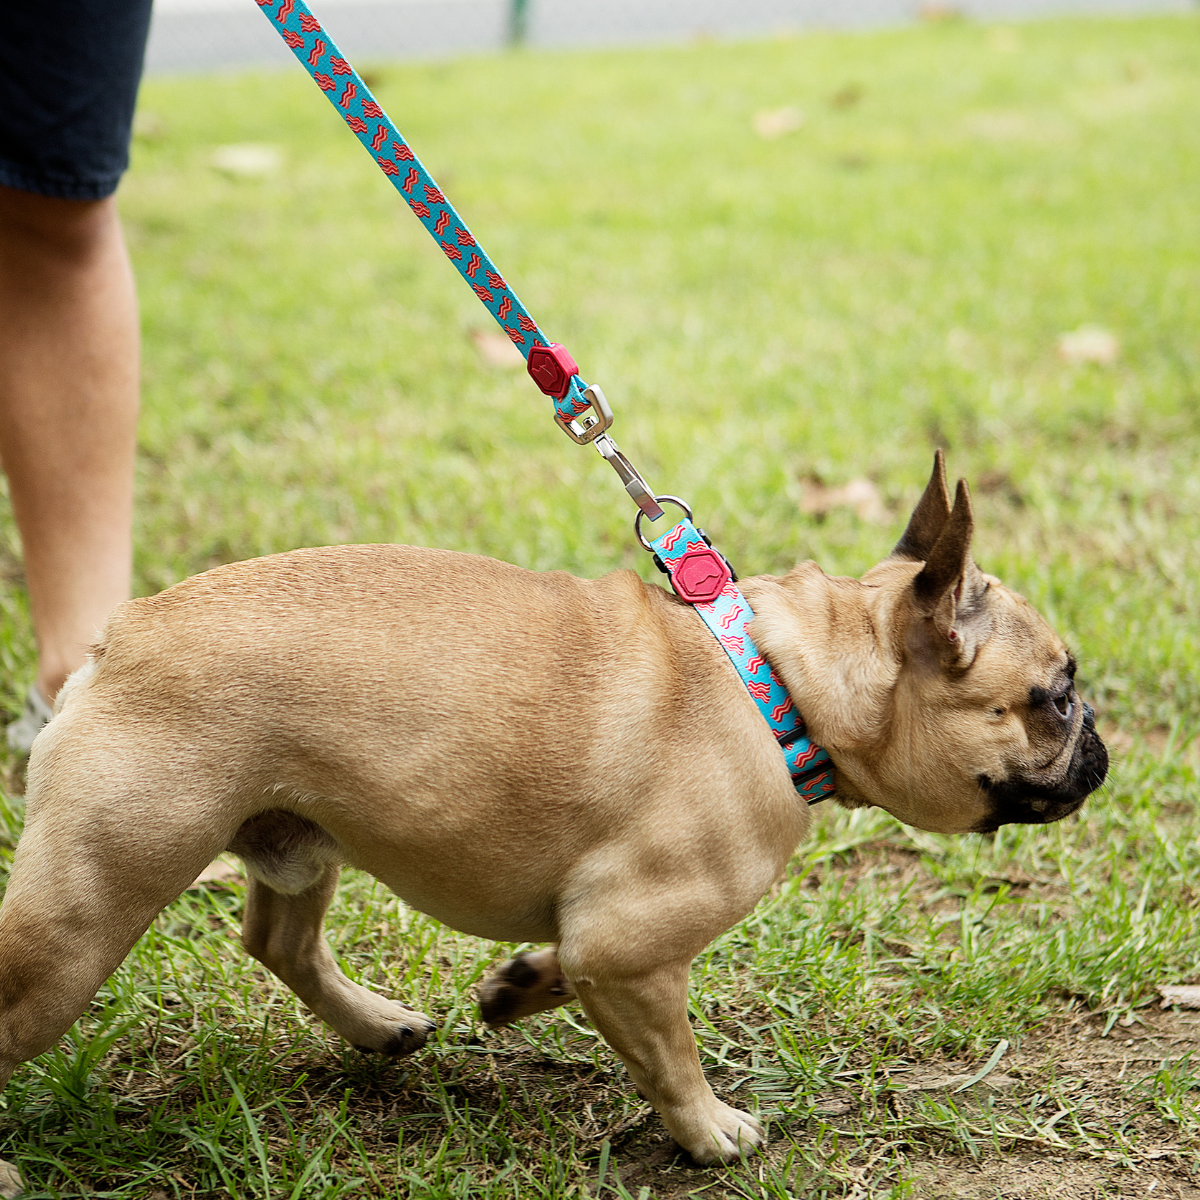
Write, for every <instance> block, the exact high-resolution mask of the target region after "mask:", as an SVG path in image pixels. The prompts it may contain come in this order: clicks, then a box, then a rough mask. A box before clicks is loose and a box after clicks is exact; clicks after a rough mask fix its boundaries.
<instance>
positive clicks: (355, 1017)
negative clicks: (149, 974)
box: [230, 814, 436, 1056]
mask: <svg viewBox="0 0 1200 1200" xmlns="http://www.w3.org/2000/svg"><path fill="white" fill-rule="evenodd" d="M272 817H277V818H278V819H277V820H276V821H275V824H274V828H273V829H272V831H271V832H272V835H273V834H274V832H275V830H277V829H278V828H279V827H280V826H284V827H286V828H287V830H288V839H289V840H288V844H287V845H286V846H285V847H283V849H284V850H285V852H284V853H283V854H280V853H277V852H276V853H264V852H263V850H262V848H261V847H262V845H263V843H264V842H266V841H269V842H270V843H271V847H272V850H278V848H279V847H280V841H279V838H278V837H276V836H270V837H269V838H267V837H263V836H261V834H262V830H261V829H259V830H254V829H248V828H247V827H245V826H244V827H243V829H242V831H241V832H239V834H238V836H237V838H235V839H234V841H233V843H232V844H231V846H230V849H231V850H233V851H234V853H237V854H241V855H242V857H243V858H244V859H245V861H246V865H247V868H248V869H249V872H250V875H251V878H250V886H249V890H248V891H247V893H246V911H245V914H244V916H243V918H242V945H243V946H244V947H245V948H246V949H247V951H249V953H251V954H252V955H253V956H254V957H255V958H257V959H258V961H259V962H261V963H262V964H263V966H264V967H266V968H267V969H268V970H269V971H271V972H272V973H273V974H275V975H277V976H278V977H279V978H280V979H282V980H283V982H284V983H286V984H287V985H288V987H290V988H291V989H292V991H293V992H295V993H296V995H297V996H299V997H300V999H301V1000H302V1001H303V1003H304V1004H305V1005H307V1007H308V1008H310V1009H311V1010H312V1011H313V1012H314V1013H315V1014H316V1015H317V1016H318V1017H320V1018H321V1020H322V1021H324V1022H325V1024H326V1025H328V1026H329V1027H330V1028H331V1029H332V1030H333V1031H334V1032H335V1033H337V1034H339V1035H340V1036H341V1037H343V1038H345V1039H346V1041H348V1042H349V1043H350V1044H351V1045H353V1046H357V1047H358V1048H359V1049H360V1050H377V1051H379V1052H380V1053H381V1054H388V1055H393V1056H400V1055H404V1054H411V1053H412V1052H413V1051H414V1050H419V1049H420V1048H421V1047H422V1046H423V1045H424V1044H425V1041H426V1039H427V1038H428V1037H429V1035H430V1034H431V1033H432V1032H433V1031H434V1029H435V1028H436V1026H435V1025H434V1023H433V1022H432V1021H431V1020H430V1019H429V1018H428V1017H427V1016H425V1014H424V1013H419V1012H417V1011H415V1010H414V1009H411V1008H409V1007H408V1006H407V1005H404V1004H400V1003H399V1002H398V1001H395V1000H388V999H386V998H385V997H383V996H379V995H377V994H376V993H375V992H372V991H369V990H368V989H367V988H365V987H362V986H361V985H359V984H357V983H352V982H351V981H350V980H349V979H347V978H346V976H345V975H343V974H342V972H341V970H340V968H339V967H338V965H337V962H336V961H335V960H334V957H333V953H332V951H331V950H330V949H329V945H328V943H327V942H326V941H325V936H324V934H323V932H322V929H321V924H322V921H323V920H324V917H325V910H326V909H327V908H328V907H329V902H330V901H331V900H332V899H333V893H334V891H335V890H336V889H337V881H338V876H339V875H340V874H341V869H342V868H341V863H340V862H338V861H336V859H335V858H334V856H333V855H332V854H331V853H330V852H329V849H327V848H326V847H325V845H324V844H323V843H322V841H321V838H322V837H323V836H324V835H323V834H322V832H321V831H320V830H317V829H316V827H311V828H312V829H313V830H314V836H313V837H311V838H309V839H307V841H306V840H305V838H304V836H303V833H302V832H299V833H298V832H297V831H296V829H295V824H296V821H297V818H294V817H292V816H291V814H264V819H266V818H272ZM288 818H290V822H289V820H288ZM252 824H253V823H250V822H248V823H247V825H248V826H250V825H252ZM304 824H307V822H305V823H304ZM293 834H295V835H296V836H293ZM264 880H270V883H267V882H264ZM282 889H286V890H282Z"/></svg>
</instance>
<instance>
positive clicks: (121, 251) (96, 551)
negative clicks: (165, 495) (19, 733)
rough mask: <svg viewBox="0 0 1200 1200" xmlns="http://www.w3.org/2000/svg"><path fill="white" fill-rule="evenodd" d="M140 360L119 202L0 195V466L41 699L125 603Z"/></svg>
mask: <svg viewBox="0 0 1200 1200" xmlns="http://www.w3.org/2000/svg"><path fill="white" fill-rule="evenodd" d="M138 353H139V346H138V315H137V300H136V296H135V293H134V285H133V274H132V272H131V270H130V266H129V258H128V255H127V253H126V251H125V242H124V239H123V237H122V235H121V228H120V225H119V223H118V220H117V212H116V205H115V203H114V201H113V199H112V198H111V197H110V198H109V199H107V200H95V201H78V200H57V199H53V198H50V197H47V196H38V195H34V194H32V193H29V192H21V191H16V190H14V189H11V188H5V187H0V463H2V464H3V467H4V470H5V473H6V474H7V475H8V483H9V491H10V494H11V497H12V505H13V512H14V515H15V516H16V520H17V527H18V528H19V530H20V532H21V541H22V543H23V545H24V554H25V577H26V580H27V583H28V587H29V600H30V606H31V608H32V611H33V624H34V632H35V635H36V637H37V648H38V673H37V685H38V688H39V690H40V691H41V692H42V694H43V696H44V697H45V698H46V699H47V700H52V699H53V698H54V695H55V693H56V692H57V691H58V689H59V688H60V687H61V686H62V684H63V681H64V680H65V679H66V677H67V676H68V675H69V674H70V673H71V672H72V671H73V670H75V668H76V667H78V666H79V665H80V664H81V663H82V662H83V658H84V654H85V651H86V650H87V647H88V646H89V645H90V643H91V642H92V641H93V639H94V637H95V632H96V630H97V629H98V628H100V627H101V626H103V624H104V621H105V619H106V618H107V616H108V614H109V612H110V611H111V610H112V608H113V606H114V605H116V604H117V603H119V602H120V601H121V600H124V599H126V598H127V597H128V595H129V584H130V564H131V531H130V524H131V519H132V509H133V458H134V445H135V436H136V434H135V426H136V422H137V411H138Z"/></svg>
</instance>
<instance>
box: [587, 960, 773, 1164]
mask: <svg viewBox="0 0 1200 1200" xmlns="http://www.w3.org/2000/svg"><path fill="white" fill-rule="evenodd" d="M690 965H691V964H690V962H674V963H667V964H662V965H659V966H656V967H654V968H652V969H650V970H648V971H646V972H645V973H642V974H637V975H628V976H616V977H599V976H597V977H595V978H593V977H591V976H589V975H588V974H586V972H585V973H580V974H575V975H574V978H573V983H574V987H575V994H576V995H577V996H578V997H579V1001H580V1003H581V1004H582V1005H583V1008H584V1011H585V1012H586V1013H587V1015H588V1016H589V1017H590V1018H591V1021H592V1024H593V1025H595V1026H596V1028H597V1029H598V1030H600V1032H601V1033H602V1034H603V1035H604V1037H605V1040H606V1041H607V1042H608V1044H609V1045H610V1046H612V1048H613V1049H614V1050H615V1051H616V1052H617V1053H618V1054H619V1055H620V1056H621V1058H622V1060H623V1061H624V1063H625V1065H626V1066H627V1067H628V1068H629V1073H630V1074H631V1075H632V1076H633V1079H634V1082H635V1083H636V1084H637V1086H638V1090H639V1091H640V1092H641V1093H642V1095H643V1096H645V1098H646V1099H647V1100H648V1101H649V1102H650V1103H651V1104H653V1105H654V1107H655V1108H656V1109H657V1110H658V1112H659V1114H660V1115H661V1117H662V1119H663V1121H664V1122H665V1123H666V1126H667V1128H668V1129H669V1130H670V1132H671V1136H672V1137H674V1139H675V1140H676V1141H677V1142H678V1143H679V1144H680V1145H681V1146H682V1147H683V1148H684V1149H685V1150H686V1151H687V1152H688V1153H689V1154H690V1155H691V1156H692V1158H694V1159H695V1160H696V1162H698V1163H702V1164H707V1163H715V1162H724V1161H729V1160H731V1159H736V1158H740V1157H742V1156H744V1155H746V1154H749V1153H750V1152H751V1151H752V1150H754V1149H755V1148H756V1147H758V1146H760V1145H761V1144H762V1141H763V1127H762V1126H761V1125H760V1124H759V1123H758V1121H756V1120H755V1119H754V1117H752V1116H750V1114H749V1113H744V1112H741V1111H740V1110H739V1109H736V1108H730V1106H729V1105H728V1104H722V1103H721V1101H720V1100H718V1099H717V1098H716V1096H714V1095H713V1091H712V1088H710V1087H709V1086H708V1080H706V1079H705V1078H704V1072H703V1071H702V1070H701V1069H700V1054H699V1052H698V1050H697V1049H696V1038H695V1036H694V1035H693V1033H692V1029H691V1026H690V1025H689V1024H688V1017H687V987H688V968H689V967H690ZM568 974H571V972H570V971H568Z"/></svg>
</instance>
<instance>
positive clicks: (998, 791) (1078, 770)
mask: <svg viewBox="0 0 1200 1200" xmlns="http://www.w3.org/2000/svg"><path fill="white" fill-rule="evenodd" d="M1107 774H1108V751H1107V750H1106V749H1105V746H1104V743H1103V742H1102V741H1101V740H1100V735H1099V734H1098V733H1097V732H1096V714H1095V712H1094V711H1093V710H1092V706H1091V705H1090V704H1085V705H1084V706H1083V723H1082V724H1081V726H1080V730H1079V738H1078V740H1077V741H1076V743H1075V750H1074V753H1073V754H1072V755H1071V761H1070V763H1069V764H1068V766H1067V769H1066V771H1065V772H1064V773H1063V777H1062V779H1061V780H1057V781H1055V782H1053V783H1048V782H1046V781H1044V780H1030V779H1022V778H1021V777H1020V776H1017V777H1016V778H1013V779H992V778H990V777H989V776H987V775H980V776H979V779H978V783H979V786H980V788H982V789H983V791H984V792H986V793H987V795H988V797H989V798H990V799H991V801H992V812H991V815H990V816H988V817H987V818H986V819H985V820H983V821H981V822H980V823H979V825H978V827H977V832H979V833H994V832H995V831H996V830H997V829H999V828H1000V826H1001V825H1048V824H1050V822H1052V821H1061V820H1062V819H1063V817H1069V816H1070V815H1071V814H1072V813H1073V812H1076V811H1077V810H1078V809H1079V808H1080V807H1081V805H1082V804H1083V802H1084V800H1086V799H1087V798H1088V796H1090V795H1091V794H1092V792H1094V791H1095V790H1096V789H1097V788H1098V787H1099V786H1100V785H1101V784H1102V783H1103V782H1104V779H1105V776H1106V775H1107Z"/></svg>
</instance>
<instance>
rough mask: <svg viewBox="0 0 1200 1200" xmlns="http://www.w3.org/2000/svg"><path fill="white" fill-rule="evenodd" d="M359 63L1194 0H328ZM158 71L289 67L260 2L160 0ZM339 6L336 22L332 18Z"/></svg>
mask: <svg viewBox="0 0 1200 1200" xmlns="http://www.w3.org/2000/svg"><path fill="white" fill-rule="evenodd" d="M317 7H318V9H319V10H320V12H322V13H330V14H331V15H330V18H329V19H330V24H331V26H332V27H333V29H334V30H335V32H336V37H337V40H338V43H339V44H340V46H341V48H342V49H343V50H344V51H345V52H346V53H347V54H349V55H352V56H354V57H355V58H358V59H371V58H376V59H379V58H431V57H437V56H440V55H445V54H458V53H462V52H464V51H479V50H493V49H497V48H499V47H501V46H503V45H504V44H505V43H506V42H508V41H509V40H510V39H511V38H512V36H513V34H514V23H515V25H516V28H517V30H518V31H520V30H521V29H522V27H523V33H524V37H525V40H526V41H528V43H529V44H530V45H534V46H563V47H570V46H600V45H635V44H637V43H639V42H667V41H683V40H687V39H689V38H695V37H703V36H705V35H711V36H719V37H738V36H752V35H755V34H764V33H774V32H778V31H785V30H796V29H805V28H838V29H854V28H866V27H869V26H879V25H888V24H901V23H904V22H906V21H910V20H912V19H913V18H914V17H916V16H919V15H920V13H921V10H922V9H923V10H924V12H925V13H926V15H938V14H947V13H951V12H961V13H962V14H963V15H965V16H969V17H975V18H979V19H983V20H1015V19H1021V18H1029V17H1036V16H1050V15H1053V14H1063V13H1071V12H1075V13H1084V12H1086V13H1106V12H1107V13H1114V14H1117V13H1136V12H1171V11H1175V12H1179V11H1184V10H1186V9H1188V8H1189V7H1193V5H1192V0H945V2H943V3H937V2H933V3H926V4H924V5H922V4H920V3H919V2H917V0H318V4H317ZM154 8H155V12H154V22H153V26H152V29H151V33H150V46H149V49H148V51H147V69H148V70H150V71H152V72H164V71H200V70H208V69H211V68H215V67H233V66H245V65H251V64H267V63H288V62H291V57H292V56H291V54H290V53H288V51H287V49H286V48H285V47H284V46H283V44H282V43H281V42H280V40H279V38H278V37H276V36H275V34H274V33H273V32H272V31H271V30H270V29H269V28H268V27H267V23H266V22H265V21H264V20H263V18H262V16H261V15H260V14H259V13H258V11H257V10H256V8H255V5H254V3H253V0H156V3H155V6H154ZM335 10H336V17H334V16H333V15H332V14H333V12H334V11H335Z"/></svg>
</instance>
